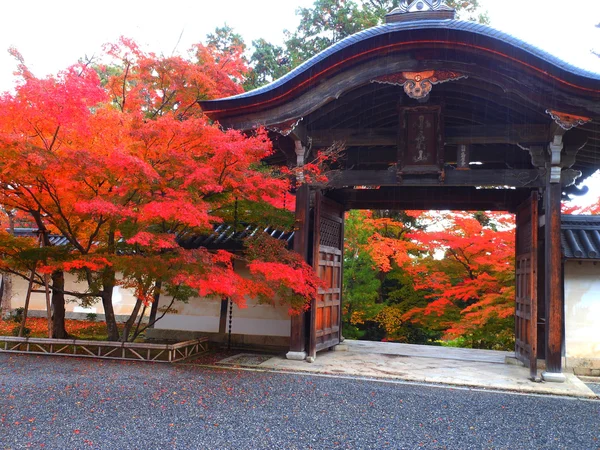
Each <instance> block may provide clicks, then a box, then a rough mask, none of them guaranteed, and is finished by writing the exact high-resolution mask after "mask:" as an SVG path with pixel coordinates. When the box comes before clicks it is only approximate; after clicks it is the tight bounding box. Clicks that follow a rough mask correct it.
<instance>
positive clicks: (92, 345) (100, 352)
mask: <svg viewBox="0 0 600 450" xmlns="http://www.w3.org/2000/svg"><path fill="white" fill-rule="evenodd" d="M206 351H208V338H206V337H203V338H200V339H195V340H193V341H186V342H178V343H176V344H146V343H137V342H108V341H82V340H77V339H48V338H22V337H21V338H20V337H13V336H0V353H29V354H34V355H59V356H76V357H79V358H99V359H119V360H135V361H151V362H168V363H172V362H177V361H182V360H184V359H188V358H191V357H193V356H197V355H200V354H202V353H205V352H206Z"/></svg>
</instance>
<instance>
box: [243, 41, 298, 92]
mask: <svg viewBox="0 0 600 450" xmlns="http://www.w3.org/2000/svg"><path fill="white" fill-rule="evenodd" d="M252 48H253V49H254V51H253V53H252V56H251V57H250V66H251V67H252V71H251V72H250V73H249V75H248V79H247V80H246V82H245V83H244V88H245V89H246V90H247V91H249V90H252V89H256V88H258V87H260V86H263V85H265V84H267V83H270V82H271V81H274V80H276V79H278V78H281V77H282V76H284V75H285V74H286V73H288V72H289V71H290V68H291V66H290V59H289V57H288V56H287V53H286V50H285V49H284V48H283V47H280V46H278V45H274V44H271V43H270V42H267V41H266V40H265V39H262V38H261V39H257V40H255V41H252Z"/></svg>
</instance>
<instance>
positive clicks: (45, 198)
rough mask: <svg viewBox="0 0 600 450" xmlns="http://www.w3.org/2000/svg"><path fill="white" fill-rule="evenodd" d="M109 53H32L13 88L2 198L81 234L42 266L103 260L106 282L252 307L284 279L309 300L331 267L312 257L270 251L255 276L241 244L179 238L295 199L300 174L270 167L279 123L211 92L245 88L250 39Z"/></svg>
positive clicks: (96, 275)
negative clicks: (215, 109) (227, 47)
mask: <svg viewBox="0 0 600 450" xmlns="http://www.w3.org/2000/svg"><path fill="white" fill-rule="evenodd" d="M105 56H106V58H108V61H107V63H108V65H107V66H98V67H92V65H91V64H90V65H85V64H76V65H74V66H72V67H70V68H68V69H66V70H65V71H63V72H61V73H59V74H58V75H57V76H55V77H48V78H45V79H37V78H35V77H33V76H32V75H31V73H30V72H29V71H28V70H27V68H26V66H25V65H24V64H21V78H22V81H21V83H20V84H19V85H18V86H17V89H16V93H15V94H8V93H6V94H4V95H2V97H0V147H1V148H2V149H3V151H2V152H0V175H1V176H0V179H1V181H0V203H1V204H2V206H3V207H4V208H5V209H7V210H13V209H14V210H18V211H20V212H21V213H22V214H25V215H27V216H29V217H31V218H34V219H36V220H35V221H34V222H35V223H36V226H43V227H46V228H47V229H48V230H49V231H51V232H53V233H57V234H61V235H63V236H64V237H65V238H66V239H67V240H68V242H69V246H68V247H66V248H67V250H68V251H67V252H63V253H62V254H60V255H59V254H58V253H54V254H51V255H46V254H44V255H43V256H41V257H40V258H41V259H42V260H43V261H42V264H41V266H42V267H43V270H44V271H45V272H46V273H48V272H51V271H52V270H65V271H72V272H79V273H83V272H85V275H87V276H86V279H88V280H89V279H90V276H89V275H90V273H91V275H92V276H91V281H92V282H91V283H90V289H92V290H94V289H95V291H94V292H95V293H99V292H101V291H102V289H103V286H104V287H106V286H108V291H112V285H115V284H119V283H121V284H122V285H123V286H127V287H131V288H133V289H135V290H136V292H137V293H138V295H139V296H140V298H143V299H145V300H149V299H151V296H150V292H151V284H152V283H151V281H149V280H154V279H159V278H160V279H161V280H162V281H163V282H164V283H172V284H177V283H185V284H187V286H189V287H191V288H193V289H195V290H197V292H198V294H200V295H202V296H210V295H216V296H226V297H231V298H233V299H235V301H236V302H237V303H238V304H239V305H240V306H243V305H244V304H245V298H246V297H247V296H249V295H259V296H261V297H264V298H269V297H273V296H275V295H276V294H278V293H281V292H283V290H285V289H288V290H289V291H291V292H292V293H293V294H294V295H296V296H297V297H298V298H301V299H302V302H303V303H306V302H307V301H308V299H309V298H310V297H311V296H312V294H313V293H314V289H316V287H315V286H316V285H317V283H318V281H317V280H318V279H317V277H316V275H315V274H314V273H313V272H312V271H311V270H309V268H308V266H307V265H306V264H304V263H303V262H301V261H298V260H296V259H294V258H291V257H290V258H287V259H285V258H283V259H282V258H279V262H277V261H274V260H269V259H265V258H264V257H261V256H259V255H257V256H256V257H255V258H254V259H253V260H252V261H250V262H249V265H250V273H251V274H252V279H251V280H245V279H242V278H241V277H240V276H239V275H238V274H237V273H236V272H235V271H234V268H233V264H232V260H233V258H234V257H233V255H231V254H223V253H219V254H211V253H209V252H207V251H203V250H199V251H187V250H183V249H181V248H179V247H178V246H177V245H176V242H175V236H176V235H177V234H179V233H184V234H186V235H189V234H193V233H196V234H198V233H205V232H207V231H208V230H212V227H213V226H214V225H215V224H218V223H220V222H222V221H223V220H224V218H223V213H222V211H223V210H225V209H227V208H230V207H231V205H232V204H234V202H237V201H246V202H254V203H261V204H263V205H270V206H271V207H274V208H281V207H282V206H283V204H284V202H285V201H286V200H285V199H284V193H285V192H287V191H289V181H288V180H287V179H285V178H281V177H277V176H274V174H273V173H271V171H269V170H265V169H263V168H261V167H260V166H261V161H262V160H263V159H264V158H265V157H267V156H269V155H270V154H271V153H272V152H273V149H272V146H271V142H270V140H269V139H268V136H267V133H266V131H265V130H262V129H259V130H256V132H255V133H254V134H253V135H251V136H246V135H244V134H242V133H241V132H239V131H235V130H229V131H223V130H222V129H221V128H220V127H219V126H218V124H214V123H211V122H210V121H209V120H208V119H207V118H206V117H205V116H204V115H203V114H202V111H201V110H200V107H199V104H198V100H200V99H207V98H214V97H220V96H226V95H233V94H237V93H240V92H241V91H242V88H241V86H240V84H239V83H240V82H241V81H243V79H244V77H245V74H246V72H247V70H248V68H247V66H246V64H245V62H244V60H243V58H242V57H241V56H242V54H241V49H240V50H239V51H237V50H236V49H233V50H232V51H230V52H228V53H227V55H222V54H220V53H219V50H218V49H217V48H215V47H211V46H203V45H200V44H199V45H196V46H194V48H193V49H192V52H191V59H189V60H188V59H185V58H181V57H161V56H157V55H155V54H153V53H145V52H143V51H142V50H141V49H140V48H139V47H138V46H137V45H136V44H135V43H134V42H133V41H131V40H128V39H125V38H122V39H121V40H120V41H119V42H118V43H116V44H114V45H108V46H106V55H105ZM289 203H290V202H289V201H288V204H289ZM278 251H280V252H283V253H284V254H288V253H290V252H288V250H287V249H286V248H283V247H282V248H279V249H278ZM13 254H14V252H13ZM116 271H120V272H122V273H123V275H124V279H123V280H117V279H116V277H115V273H114V272H116ZM93 286H94V287H93ZM98 286H99V287H98ZM105 307H106V305H105Z"/></svg>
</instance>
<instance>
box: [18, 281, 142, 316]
mask: <svg viewBox="0 0 600 450" xmlns="http://www.w3.org/2000/svg"><path fill="white" fill-rule="evenodd" d="M28 284H29V282H28V281H27V280H25V279H23V278H21V277H17V276H13V277H12V292H11V308H13V309H16V308H21V307H23V306H25V296H26V295H27V286H28ZM86 287H87V283H80V282H78V281H77V277H76V276H75V275H72V274H70V273H66V274H65V290H67V291H72V292H85V291H86ZM34 289H36V290H38V289H39V290H43V286H37V285H36V286H34ZM65 300H66V304H65V309H66V312H68V313H69V312H75V313H84V314H85V313H95V314H104V308H103V307H102V302H101V301H100V300H98V301H96V302H95V303H94V304H93V305H91V306H90V307H88V308H83V307H81V306H79V302H78V301H77V299H76V298H75V297H71V296H66V297H65ZM135 301H136V300H135V296H134V295H133V291H132V290H129V289H122V288H120V287H119V286H116V287H115V288H114V290H113V308H114V310H115V314H116V315H129V314H131V311H132V310H133V307H134V305H135ZM29 310H30V311H46V295H45V294H43V293H32V294H31V298H30V299H29ZM147 314H148V311H147Z"/></svg>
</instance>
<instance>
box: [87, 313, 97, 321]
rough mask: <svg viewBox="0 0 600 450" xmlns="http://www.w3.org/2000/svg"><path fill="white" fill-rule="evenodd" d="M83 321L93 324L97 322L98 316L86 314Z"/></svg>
mask: <svg viewBox="0 0 600 450" xmlns="http://www.w3.org/2000/svg"><path fill="white" fill-rule="evenodd" d="M85 319H86V320H88V321H90V322H95V321H96V320H98V314H96V313H87V314H86V315H85Z"/></svg>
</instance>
